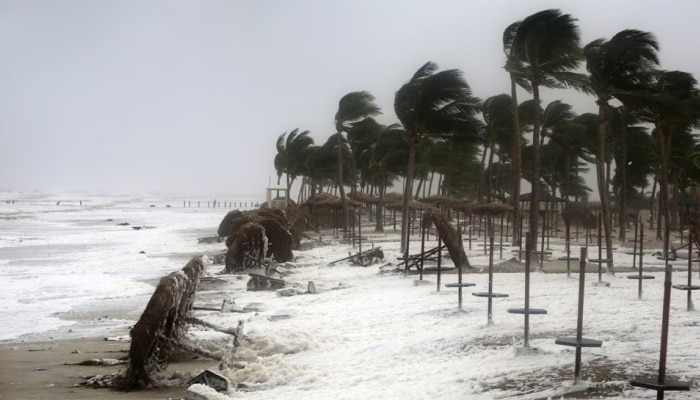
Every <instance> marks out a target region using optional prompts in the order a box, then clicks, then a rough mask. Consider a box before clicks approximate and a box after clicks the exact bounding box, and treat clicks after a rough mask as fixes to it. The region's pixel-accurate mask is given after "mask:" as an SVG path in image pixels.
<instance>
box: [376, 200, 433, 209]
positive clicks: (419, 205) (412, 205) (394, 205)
mask: <svg viewBox="0 0 700 400" xmlns="http://www.w3.org/2000/svg"><path fill="white" fill-rule="evenodd" d="M386 208H387V210H396V211H401V210H403V201H394V202H391V203H387V205H386ZM408 208H409V209H411V210H430V209H431V208H432V206H431V205H430V204H427V203H423V202H420V201H417V200H411V201H409V202H408Z"/></svg>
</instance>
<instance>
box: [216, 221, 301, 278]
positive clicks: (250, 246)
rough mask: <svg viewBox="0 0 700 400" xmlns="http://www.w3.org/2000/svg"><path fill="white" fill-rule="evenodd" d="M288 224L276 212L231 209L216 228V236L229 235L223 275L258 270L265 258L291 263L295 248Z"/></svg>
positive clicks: (296, 244)
mask: <svg viewBox="0 0 700 400" xmlns="http://www.w3.org/2000/svg"><path fill="white" fill-rule="evenodd" d="M288 226H289V222H288V221H287V218H286V217H285V215H284V213H282V212H281V211H279V210H264V209H260V210H252V211H243V212H241V211H238V210H234V211H231V212H229V213H228V214H226V216H225V217H224V220H223V221H221V224H220V225H219V235H221V236H224V235H225V236H228V238H227V239H226V246H227V247H228V251H227V252H226V259H225V264H226V267H225V268H224V273H229V274H230V273H234V272H237V271H242V270H244V269H248V268H257V267H259V266H260V264H261V263H263V262H264V260H265V259H266V258H270V257H272V258H274V259H275V261H277V262H287V261H291V260H292V259H293V258H294V256H293V254H292V249H293V248H296V246H298V243H297V242H296V240H295V239H294V235H292V233H291V232H290V230H289V229H288Z"/></svg>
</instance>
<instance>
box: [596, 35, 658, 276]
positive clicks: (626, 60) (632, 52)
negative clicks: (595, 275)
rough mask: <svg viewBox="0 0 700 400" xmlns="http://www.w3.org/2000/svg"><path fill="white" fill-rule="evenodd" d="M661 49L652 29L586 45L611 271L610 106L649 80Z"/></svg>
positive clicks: (611, 271) (599, 183) (607, 255)
mask: <svg viewBox="0 0 700 400" xmlns="http://www.w3.org/2000/svg"><path fill="white" fill-rule="evenodd" d="M658 50H659V46H658V44H657V42H656V39H655V38H654V36H653V35H652V34H651V33H648V32H643V31H638V30H634V29H627V30H624V31H621V32H619V33H617V34H616V35H615V36H613V37H612V38H611V39H610V40H609V41H606V40H604V39H596V40H594V41H592V42H591V43H589V44H587V45H586V46H585V47H584V56H585V58H586V69H587V70H588V72H589V74H590V75H589V77H588V81H589V85H590V91H591V92H592V93H593V94H594V95H595V96H596V103H597V104H598V132H597V137H598V153H599V154H598V157H597V160H598V163H597V165H596V166H597V168H596V169H597V178H598V192H599V193H600V204H601V208H602V212H603V227H604V228H605V246H606V257H607V259H608V260H611V261H610V262H609V263H608V271H610V273H613V274H614V273H615V270H614V263H613V262H612V258H613V252H612V218H611V214H610V203H609V199H608V180H607V177H606V175H607V174H606V173H605V166H604V160H605V155H606V154H607V153H606V141H607V139H606V131H605V127H606V125H605V121H606V108H607V107H608V102H609V101H610V100H611V99H613V98H618V99H624V98H626V97H625V96H624V95H625V94H631V93H634V92H637V91H639V90H641V89H642V88H643V87H644V86H645V85H646V84H647V83H648V77H650V74H649V72H650V71H652V70H653V69H654V68H655V67H656V66H657V65H658V64H659V59H658Z"/></svg>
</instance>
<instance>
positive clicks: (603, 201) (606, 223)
mask: <svg viewBox="0 0 700 400" xmlns="http://www.w3.org/2000/svg"><path fill="white" fill-rule="evenodd" d="M605 106H606V104H605V103H604V102H599V103H598V156H597V157H596V161H597V162H596V164H597V168H596V170H597V172H598V192H599V193H600V206H601V209H602V212H603V228H604V230H605V247H606V249H605V257H606V258H607V259H608V260H611V261H609V262H608V273H609V274H612V275H615V266H614V264H613V261H612V259H613V254H612V252H613V249H612V224H611V222H612V221H611V219H610V203H609V202H608V182H607V180H606V169H605V164H606V163H605V160H606V155H607V152H606V151H605Z"/></svg>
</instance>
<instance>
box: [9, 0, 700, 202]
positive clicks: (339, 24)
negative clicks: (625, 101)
mask: <svg viewBox="0 0 700 400" xmlns="http://www.w3.org/2000/svg"><path fill="white" fill-rule="evenodd" d="M546 8H560V9H561V10H562V11H563V12H565V13H569V14H571V15H573V16H574V17H575V18H577V19H578V20H579V26H580V29H581V34H582V42H583V44H585V43H588V42H589V41H591V40H593V39H596V38H599V37H605V38H610V37H611V36H612V35H614V34H615V33H617V32H619V31H620V30H622V29H625V28H636V29H641V30H646V31H651V32H653V33H654V34H656V35H657V38H658V40H659V43H660V45H661V60H662V67H663V68H665V69H680V70H684V71H687V72H691V73H693V74H695V75H696V76H697V77H700V66H699V65H700V64H699V63H698V57H700V52H698V42H699V41H700V40H699V39H698V38H699V37H700V35H699V33H700V28H698V23H697V18H698V16H700V2H696V1H691V0H688V1H644V0H636V1H618V0H615V1H613V0H606V1H599V0H588V1H519V0H513V1H504V0H502V1H495V0H491V1H465V0H454V1H447V0H424V1H423V0H413V1H411V0H342V1H341V0H337V1H331V0H328V1H321V0H314V1H312V0H304V1H302V0H287V1H283V0H277V1H264V0H251V1H233V0H230V1H207V0H204V1H173V0H162V1H160V0H139V1H108V0H82V1H73V0H47V1H34V0H9V1H8V0H0V54H1V55H2V57H1V61H0V190H17V189H21V190H27V189H36V190H47V189H51V190H54V189H97V190H115V191H144V190H146V191H178V192H193V193H199V194H205V193H207V194H208V193H232V194H253V195H261V196H262V195H263V194H264V188H265V187H267V185H268V182H269V181H270V179H271V180H272V182H273V183H275V182H276V173H275V170H274V166H273V159H274V156H275V154H276V150H275V142H276V140H277V138H278V137H279V135H281V134H282V133H284V132H287V131H290V130H292V129H294V128H300V129H302V130H310V131H311V132H312V136H313V137H314V139H315V141H316V143H317V144H322V143H323V142H325V140H326V139H327V138H328V136H329V135H330V134H331V133H332V132H333V116H334V114H335V112H336V109H337V105H338V100H339V99H340V98H341V97H342V96H343V95H344V94H346V93H348V92H351V91H356V90H368V91H370V92H372V93H373V94H374V95H375V96H376V98H377V102H378V104H379V105H380V106H381V107H382V110H383V115H382V116H381V118H380V120H381V122H383V123H393V122H397V119H396V116H395V115H394V112H393V99H394V93H395V92H396V90H397V89H398V88H399V87H400V86H401V85H402V84H403V83H405V82H406V81H407V80H408V79H409V78H410V77H411V75H412V74H413V73H414V72H415V70H416V69H418V68H419V67H420V66H421V65H422V64H424V63H425V62H427V61H429V60H431V61H434V62H436V63H437V64H438V65H439V66H440V67H441V68H445V69H447V68H459V69H461V70H463V71H464V74H465V78H466V79H467V81H468V82H469V84H470V85H471V86H472V89H473V91H474V93H475V95H477V96H479V97H481V98H486V97H489V96H492V95H496V94H499V93H504V92H508V90H509V81H508V77H507V75H506V73H505V72H504V71H503V69H502V66H503V63H504V56H503V53H502V42H501V36H502V33H503V30H504V29H505V27H506V26H508V25H509V24H510V23H511V22H514V21H516V20H520V19H522V18H524V17H526V16H528V15H530V14H532V13H535V12H537V11H540V10H543V9H546ZM543 97H544V99H543V100H544V102H545V104H546V103H548V102H550V101H552V100H557V99H562V100H564V101H567V102H570V103H571V104H573V105H574V106H575V109H576V111H577V112H579V113H582V112H594V111H595V110H596V109H595V104H594V101H593V99H592V98H590V97H584V96H581V95H577V94H575V93H573V92H571V91H556V92H552V91H546V92H544V95H543ZM521 98H522V99H524V98H525V97H524V96H522V97H521ZM591 186H595V185H593V184H592V183H591Z"/></svg>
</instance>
